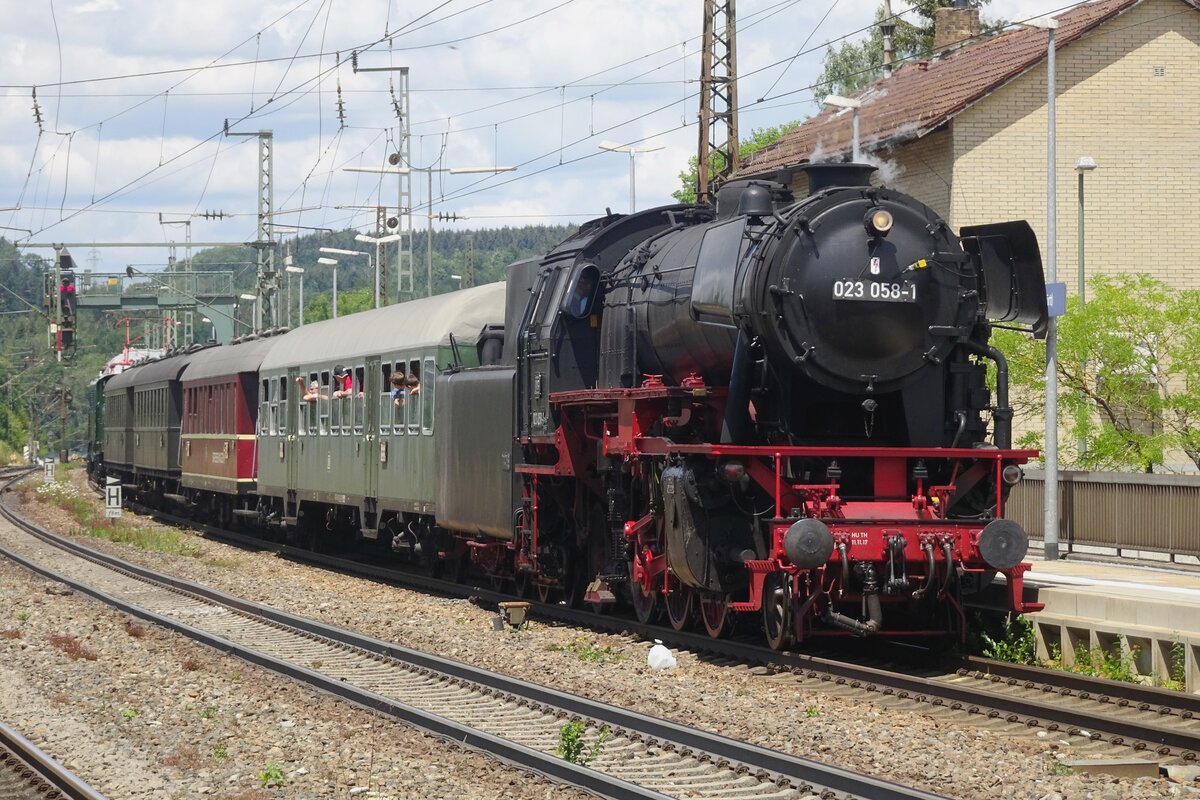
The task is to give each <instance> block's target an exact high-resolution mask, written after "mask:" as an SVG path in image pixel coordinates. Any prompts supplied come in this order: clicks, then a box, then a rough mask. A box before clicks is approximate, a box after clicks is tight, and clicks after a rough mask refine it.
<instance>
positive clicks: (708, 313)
mask: <svg viewBox="0 0 1200 800" xmlns="http://www.w3.org/2000/svg"><path fill="white" fill-rule="evenodd" d="M872 169H873V168H872V167H869V166H865V165H855V164H828V165H812V166H810V167H808V170H807V172H808V180H809V187H810V192H809V194H808V195H807V196H806V197H804V198H801V199H799V200H797V199H795V198H794V197H793V196H792V194H791V192H790V191H789V190H788V189H787V188H786V187H785V186H784V185H782V184H778V183H774V182H770V181H757V180H755V181H740V182H735V183H731V184H727V185H726V186H725V187H723V188H722V190H721V192H720V193H719V194H718V198H717V205H716V209H715V211H714V210H713V209H711V208H709V207H708V206H692V205H678V206H668V207H664V208H656V209H652V210H649V211H644V212H640V213H635V214H630V215H611V214H610V215H608V216H606V217H603V218H601V219H597V220H594V221H592V222H589V223H587V224H585V225H583V226H582V227H581V229H580V230H579V231H578V232H577V233H576V234H575V235H574V236H572V237H571V238H569V239H567V240H566V241H564V242H563V243H562V244H560V245H559V246H558V247H556V248H555V249H553V250H552V251H551V252H550V253H548V254H546V255H545V256H544V257H542V258H534V259H528V260H525V261H521V262H518V263H516V264H513V265H512V266H511V267H510V268H509V272H508V278H507V281H506V282H505V283H502V284H492V285H489V286H483V287H476V288H472V289H466V290H462V291H460V292H454V293H451V294H448V295H441V296H438V297H432V298H425V299H421V300H415V301H412V302H409V303H403V304H400V305H397V306H391V307H388V308H384V309H378V310H374V311H368V312H363V313H361V314H355V315H352V316H348V317H342V318H340V319H336V320H327V321H325V322H321V323H316V324H313V325H306V326H303V327H301V328H299V329H297V330H294V331H289V332H282V333H279V334H278V335H274V336H265V337H258V336H253V337H243V338H242V339H240V340H235V342H234V343H231V344H230V345H226V346H223V347H210V348H205V349H199V350H196V351H194V352H185V353H181V354H177V355H175V356H173V357H169V358H166V359H163V360H161V361H158V362H152V363H150V364H147V365H145V366H140V367H136V368H134V369H131V370H128V371H127V372H125V373H122V374H121V375H119V376H117V377H116V378H110V379H107V380H105V381H104V382H102V383H101V384H99V386H100V388H99V391H98V403H97V419H96V424H97V435H96V436H95V437H94V441H93V443H92V450H93V453H92V456H91V458H90V468H91V469H92V471H93V473H94V474H95V475H96V477H101V476H103V475H116V476H117V477H118V478H119V479H120V480H121V482H122V483H123V484H125V486H126V487H127V491H128V492H130V493H132V494H133V495H134V496H135V497H137V498H138V499H139V500H141V501H143V502H147V503H151V504H154V503H162V504H168V505H175V506H183V507H185V508H187V509H190V510H191V511H192V512H193V513H196V514H199V515H204V516H206V517H210V518H214V519H218V520H221V521H223V522H224V523H226V524H243V525H252V526H256V527H258V528H260V529H261V530H263V531H265V532H268V533H272V534H276V535H286V536H289V537H293V538H296V539H300V540H302V541H305V542H307V543H309V544H310V545H312V546H322V545H323V543H325V542H326V541H327V540H329V539H345V540H349V539H357V540H363V541H368V542H374V543H375V546H376V547H377V548H378V551H379V552H380V553H381V554H388V555H389V556H390V555H394V554H403V555H406V556H408V557H410V558H412V559H415V560H417V561H418V562H420V563H422V564H424V565H425V566H426V567H427V568H428V569H429V570H430V571H433V572H441V573H444V574H447V575H448V576H450V577H458V576H460V575H461V574H462V572H463V570H464V568H466V567H468V566H469V567H471V568H473V569H474V570H475V571H476V572H477V573H481V574H483V575H486V576H487V577H488V578H490V579H491V580H492V581H493V582H494V583H495V584H496V585H508V586H512V588H513V589H514V590H515V591H517V592H519V593H521V594H527V595H536V596H538V597H539V598H540V599H542V600H553V599H558V600H562V601H565V602H568V603H573V604H576V603H590V604H593V605H594V606H596V607H598V608H604V607H609V606H628V607H630V608H631V609H632V612H633V613H634V614H635V615H636V616H637V617H638V619H640V620H643V621H648V620H651V619H653V618H657V617H658V616H659V615H660V614H665V617H666V619H667V620H668V621H669V622H670V624H671V625H672V626H673V627H675V628H677V629H683V628H685V627H687V626H689V625H692V624H693V623H694V622H695V621H696V620H699V623H700V624H702V625H703V627H704V629H705V630H706V631H707V632H708V633H709V634H710V635H712V636H714V637H718V636H722V635H724V634H725V632H726V631H727V630H728V629H729V627H730V625H731V624H732V623H733V622H734V621H735V620H739V619H740V620H752V621H755V622H760V624H761V627H762V629H763V633H764V636H765V639H766V641H767V642H768V643H769V644H770V645H771V646H772V647H775V648H784V647H788V646H791V645H792V644H793V643H795V642H798V641H801V640H804V639H807V638H809V637H811V636H814V635H822V634H828V635H842V636H845V635H856V636H867V635H874V634H885V633H886V634H902V635H903V634H907V635H947V634H958V635H964V634H965V632H966V628H967V621H966V616H965V614H964V611H963V597H964V595H966V594H969V593H971V592H973V591H978V590H979V589H980V588H981V587H983V586H985V585H987V584H988V583H989V582H990V581H991V580H992V579H993V578H994V576H995V575H996V574H997V573H1003V574H1004V576H1005V578H1006V580H1007V598H1008V604H1009V607H1010V609H1011V610H1012V611H1015V612H1027V611H1035V610H1037V609H1038V608H1039V606H1038V605H1037V604H1032V603H1027V602H1025V601H1024V600H1023V596H1022V594H1023V592H1022V576H1023V574H1024V572H1025V571H1026V569H1027V568H1028V565H1027V564H1025V563H1022V559H1023V557H1024V555H1025V553H1026V550H1027V547H1028V540H1027V537H1026V534H1025V533H1024V531H1022V530H1021V528H1020V527H1019V526H1018V525H1016V524H1015V523H1013V522H1011V521H1009V520H1005V519H1003V507H1004V501H1005V498H1006V495H1007V493H1008V491H1009V489H1010V487H1011V486H1012V485H1013V484H1015V483H1017V482H1018V481H1019V480H1020V479H1021V477H1022V471H1021V466H1020V465H1021V464H1023V463H1025V462H1026V461H1027V460H1029V459H1030V458H1032V457H1034V456H1035V455H1036V453H1035V452H1034V451H1029V450H1019V449H1013V448H1012V441H1011V440H1012V433H1011V425H1012V410H1011V408H1010V407H1009V404H1008V397H1007V394H1008V387H1007V366H1006V364H1005V360H1004V357H1003V355H1002V354H1001V353H999V352H998V351H997V350H996V349H994V348H993V347H991V346H989V344H988V340H989V336H990V332H991V328H992V325H993V324H995V323H1003V324H1008V325H1012V326H1019V327H1022V328H1028V329H1029V330H1031V331H1032V332H1033V333H1034V334H1035V335H1036V334H1038V333H1040V332H1041V331H1042V330H1044V328H1045V324H1046V313H1047V312H1046V301H1045V286H1044V279H1043V276H1042V268H1041V260H1040V255H1039V252H1038V246H1037V241H1036V238H1035V237H1034V235H1033V232H1032V230H1031V229H1030V227H1029V226H1028V224H1026V223H1025V222H1008V223H1000V224H994V225H980V226H973V227H969V228H964V229H963V230H962V231H961V232H960V234H959V235H955V234H954V232H953V231H951V230H950V228H949V227H948V225H947V224H946V222H945V221H944V220H942V219H941V218H939V217H938V215H937V214H936V213H934V212H933V211H932V210H931V209H929V208H928V207H927V206H925V205H923V204H922V203H920V202H919V201H917V200H915V199H914V198H912V197H909V196H907V195H904V194H902V193H900V192H897V191H893V190H890V189H886V188H880V187H874V186H871V185H870V183H869V176H870V172H871V171H872ZM471 344H474V347H471V346H470V345H471ZM989 364H991V365H992V367H993V381H994V387H995V400H994V402H993V393H992V390H991V389H990V388H989V379H988V365H989ZM346 365H348V366H346ZM343 370H344V371H346V372H348V373H349V374H350V376H351V386H352V388H351V390H350V391H336V392H333V391H330V390H331V389H333V388H334V386H335V383H334V381H333V379H332V377H331V376H332V374H333V373H334V372H335V371H336V372H339V373H340V372H341V371H343ZM400 373H402V374H403V375H404V376H405V377H406V378H408V379H411V378H413V377H416V378H418V379H419V388H418V389H417V391H415V392H412V393H407V394H404V395H402V396H398V397H393V396H392V395H391V394H390V393H389V391H388V389H389V383H390V379H391V377H392V376H395V375H397V374H400ZM314 382H315V383H316V385H317V389H318V391H316V392H312V393H309V392H306V391H304V390H303V388H301V387H305V386H311V385H312V383H314ZM411 382H412V381H411V380H410V383H411ZM336 385H337V388H339V389H341V388H342V386H341V384H340V383H338V384H336ZM298 389H299V390H298ZM335 393H336V394H337V395H343V396H339V397H333V394H335ZM989 428H990V435H989ZM172 448H174V449H172Z"/></svg>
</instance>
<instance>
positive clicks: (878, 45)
mask: <svg viewBox="0 0 1200 800" xmlns="http://www.w3.org/2000/svg"><path fill="white" fill-rule="evenodd" d="M990 1H991V0H980V3H979V5H986V4H987V3H989V2H990ZM953 3H954V0H918V2H916V3H914V4H913V6H914V9H915V10H916V12H917V22H916V24H914V23H912V22H909V21H907V20H905V19H902V18H899V17H897V18H896V29H895V31H893V33H892V49H893V51H894V52H895V59H896V62H899V61H900V60H901V59H909V58H918V57H920V58H924V57H928V56H929V55H930V54H931V53H932V52H933V20H934V15H935V14H936V12H937V10H938V9H939V8H949V7H950V6H951V5H953ZM883 17H884V13H883V8H882V7H880V8H879V10H877V11H876V12H875V25H874V26H873V27H872V28H871V30H870V32H869V33H868V34H867V37H866V38H865V39H863V40H862V41H858V42H842V44H841V45H840V46H838V47H834V46H833V45H830V46H829V49H828V50H826V51H825V60H824V65H825V66H824V70H823V71H822V73H821V77H820V78H819V79H818V82H817V84H816V86H815V88H814V89H813V98H814V99H815V100H816V102H817V105H818V106H819V105H820V104H821V101H822V100H824V99H825V98H826V97H827V96H828V95H831V94H840V95H852V94H854V93H855V92H857V91H858V90H859V89H861V88H863V87H864V86H866V85H867V84H869V83H872V82H873V81H875V80H877V79H878V78H879V77H880V68H881V67H882V65H883V31H882V30H881V29H880V28H879V23H880V22H882V21H883ZM1007 25H1008V23H1007V22H1005V21H1004V20H1000V19H997V20H984V19H981V20H980V29H981V31H982V33H983V34H984V35H989V36H990V35H992V34H994V33H997V32H999V31H1000V30H1001V29H1003V28H1004V27H1005V26H1007ZM897 66H899V64H898V63H897Z"/></svg>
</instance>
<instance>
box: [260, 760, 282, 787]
mask: <svg viewBox="0 0 1200 800" xmlns="http://www.w3.org/2000/svg"><path fill="white" fill-rule="evenodd" d="M258 780H259V781H260V782H261V783H262V787H263V788H264V789H268V788H270V787H272V786H283V767H281V766H280V765H279V764H278V763H277V762H275V761H272V762H271V763H270V764H267V766H266V767H264V768H263V771H262V772H260V773H258Z"/></svg>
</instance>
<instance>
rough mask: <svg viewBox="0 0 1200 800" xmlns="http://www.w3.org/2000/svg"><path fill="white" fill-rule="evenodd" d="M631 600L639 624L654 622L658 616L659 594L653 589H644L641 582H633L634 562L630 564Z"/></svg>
mask: <svg viewBox="0 0 1200 800" xmlns="http://www.w3.org/2000/svg"><path fill="white" fill-rule="evenodd" d="M629 575H630V576H631V577H630V579H629V598H630V600H631V601H632V604H633V613H634V614H635V615H637V620H638V622H640V623H642V624H643V625H645V624H646V623H648V622H652V621H653V620H654V618H655V617H657V616H658V592H656V591H654V589H653V588H651V589H650V590H649V591H646V590H645V589H644V588H642V582H641V581H635V580H633V578H632V576H633V562H632V561H630V562H629Z"/></svg>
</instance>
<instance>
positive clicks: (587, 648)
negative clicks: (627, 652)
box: [547, 639, 625, 664]
mask: <svg viewBox="0 0 1200 800" xmlns="http://www.w3.org/2000/svg"><path fill="white" fill-rule="evenodd" d="M547 649H549V650H558V651H562V652H565V653H574V654H575V657H576V658H578V659H579V660H580V661H583V662H586V663H588V664H616V663H617V662H618V661H621V660H622V659H624V658H625V657H624V656H623V655H621V654H620V653H616V652H613V649H612V647H610V646H608V645H605V646H604V648H603V649H601V648H599V647H596V646H595V645H594V644H592V643H591V642H585V641H583V640H582V639H575V640H574V641H572V642H570V643H569V644H563V645H556V644H552V645H550V646H549V647H548V648H547Z"/></svg>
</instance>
